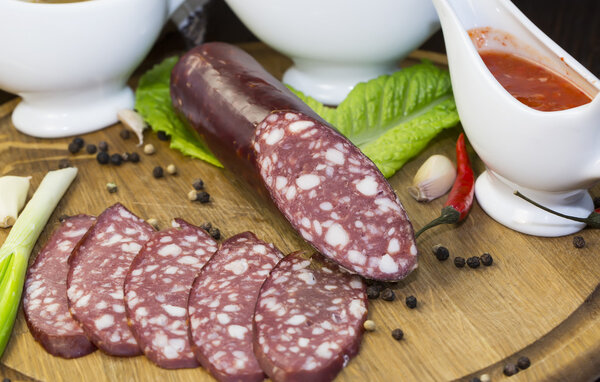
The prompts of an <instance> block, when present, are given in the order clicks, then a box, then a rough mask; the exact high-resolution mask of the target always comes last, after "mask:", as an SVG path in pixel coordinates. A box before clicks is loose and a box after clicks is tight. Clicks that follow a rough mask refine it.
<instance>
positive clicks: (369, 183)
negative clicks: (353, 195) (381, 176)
mask: <svg viewBox="0 0 600 382" xmlns="http://www.w3.org/2000/svg"><path fill="white" fill-rule="evenodd" d="M356 189H357V190H358V191H359V192H360V193H361V194H363V195H366V196H373V195H375V194H377V182H376V181H375V178H373V177H372V176H365V177H364V178H363V179H361V180H360V181H359V182H358V183H357V184H356Z"/></svg>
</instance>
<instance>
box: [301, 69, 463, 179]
mask: <svg viewBox="0 0 600 382" xmlns="http://www.w3.org/2000/svg"><path fill="white" fill-rule="evenodd" d="M291 90H292V91H293V92H294V93H295V94H296V95H297V96H298V97H300V98H301V99H302V100H303V101H304V102H306V103H307V104H308V105H309V106H310V107H311V108H312V109H313V110H314V111H315V112H316V113H317V114H319V115H320V116H321V117H322V118H323V119H325V120H326V121H327V122H329V123H330V124H331V125H333V126H335V128H336V129H337V130H338V131H339V132H340V133H342V134H343V135H345V136H346V137H347V138H348V139H349V140H350V141H352V143H354V144H355V145H356V146H358V147H359V148H360V149H361V150H362V152H363V153H364V154H365V155H366V156H368V157H369V158H370V159H371V160H372V161H373V162H374V163H375V165H377V167H378V168H379V170H380V171H381V172H382V173H383V175H385V176H386V177H390V176H392V175H394V173H395V172H396V171H398V170H399V169H400V168H401V167H402V166H403V165H404V164H405V163H406V162H407V161H408V160H409V159H410V158H412V157H414V156H415V155H417V154H418V153H419V152H421V150H423V149H424V148H425V146H427V144H428V143H429V141H431V139H433V138H434V137H435V136H436V135H437V134H438V133H440V132H441V131H442V130H443V129H446V128H449V127H452V126H454V125H456V124H457V123H458V121H459V118H458V112H457V111H456V105H455V103H454V98H453V97H452V87H451V84H450V75H449V74H448V72H447V71H446V70H441V69H439V68H437V67H436V66H434V65H433V64H431V63H430V62H426V61H425V62H423V63H421V64H418V65H414V66H411V67H408V68H405V69H402V70H399V71H397V72H395V73H393V74H391V75H384V76H381V77H378V78H376V79H373V80H371V81H369V82H366V83H360V84H358V85H356V86H355V87H354V89H352V91H351V92H350V93H349V94H348V96H347V97H346V99H345V100H344V101H342V103H340V105H339V106H338V107H337V108H332V107H328V106H325V105H323V104H321V103H320V102H319V101H316V100H315V99H313V98H311V97H309V96H306V95H304V94H302V93H301V92H299V91H297V90H295V89H292V88H291Z"/></svg>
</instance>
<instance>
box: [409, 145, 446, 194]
mask: <svg viewBox="0 0 600 382" xmlns="http://www.w3.org/2000/svg"><path fill="white" fill-rule="evenodd" d="M455 178H456V169H455V168H454V165H453V164H452V162H451V161H450V159H448V158H447V157H445V156H444V155H432V156H430V157H429V158H428V159H427V160H426V161H425V163H423V164H422V165H421V167H420V168H419V170H418V171H417V173H416V174H415V177H414V179H413V183H412V186H410V187H408V193H409V194H410V195H411V196H412V197H413V198H415V199H416V200H418V201H419V202H429V201H432V200H434V199H437V198H439V197H440V196H442V195H444V194H445V193H446V192H448V190H450V188H451V187H452V184H454V179H455Z"/></svg>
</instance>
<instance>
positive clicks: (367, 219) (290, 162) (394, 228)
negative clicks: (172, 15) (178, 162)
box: [171, 43, 417, 281]
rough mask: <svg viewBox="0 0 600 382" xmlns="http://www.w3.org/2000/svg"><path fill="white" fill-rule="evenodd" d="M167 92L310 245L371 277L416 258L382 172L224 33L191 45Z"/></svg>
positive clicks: (404, 267)
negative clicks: (224, 40) (219, 40)
mask: <svg viewBox="0 0 600 382" xmlns="http://www.w3.org/2000/svg"><path fill="white" fill-rule="evenodd" d="M171 96H172V99H173V105H174V107H175V108H176V109H177V110H178V111H179V112H180V113H181V114H182V115H183V116H184V117H185V118H186V119H187V120H188V122H189V123H190V125H191V126H193V127H194V128H195V129H196V130H197V131H198V132H199V134H200V135H201V136H202V137H203V138H204V139H205V140H206V142H207V144H208V146H209V147H210V149H211V150H212V152H213V153H214V154H215V155H216V156H217V157H218V158H219V160H220V161H221V162H222V163H223V164H224V165H225V166H226V167H227V168H229V169H230V170H231V171H232V172H233V173H236V174H241V175H242V176H243V177H245V178H246V180H249V181H250V182H251V183H253V184H254V185H259V189H260V190H262V191H263V192H262V194H265V195H267V196H268V198H269V199H270V200H272V201H273V202H274V204H275V206H276V207H277V208H278V209H279V210H280V211H281V212H282V213H283V215H284V216H285V217H286V218H287V219H288V220H289V221H290V223H291V225H292V226H293V227H294V228H295V229H296V230H297V231H298V232H299V233H300V234H301V235H302V237H303V238H304V239H305V240H307V241H308V242H309V243H311V244H312V245H313V246H314V247H315V248H316V249H317V250H318V251H319V252H321V253H323V254H324V255H325V256H327V257H329V258H330V259H332V260H334V261H335V262H337V263H339V264H340V265H342V266H343V267H345V268H346V269H348V270H351V271H353V272H356V273H358V274H360V275H362V276H364V277H367V278H372V279H378V280H388V281H389V280H399V279H402V278H404V277H405V276H407V275H408V274H409V273H410V272H411V271H412V270H413V269H415V268H416V266H417V247H416V245H415V240H414V233H413V228H412V225H411V224H410V221H409V219H408V217H407V215H406V213H405V211H404V208H403V206H402V204H401V203H400V201H399V200H398V197H397V196H396V195H395V193H394V191H393V189H392V188H391V186H390V185H389V184H388V183H387V180H386V179H385V177H384V176H383V175H382V174H381V172H379V170H378V169H377V168H376V166H375V165H374V164H373V163H372V162H371V161H370V160H369V159H368V158H367V157H366V156H364V155H363V154H362V153H361V152H360V150H359V149H358V148H356V147H355V146H354V145H353V144H352V143H351V142H350V141H348V140H347V139H346V138H345V137H343V136H342V135H340V134H339V133H337V132H336V131H335V130H334V129H333V128H332V127H331V126H329V125H328V124H327V123H326V122H324V121H323V120H322V119H321V118H320V117H319V116H317V115H316V114H315V113H314V112H313V111H312V110H311V109H310V108H309V107H308V106H307V105H306V104H305V103H303V102H302V101H301V100H300V99H299V98H297V97H296V96H295V95H294V94H293V93H292V92H291V91H290V90H289V89H287V88H286V87H285V86H284V85H282V84H281V83H280V82H279V81H277V79H275V78H274V77H273V76H271V75H270V74H269V73H267V72H266V71H265V70H264V68H262V67H261V66H260V64H259V63H258V62H256V61H255V60H254V59H253V58H252V57H251V56H250V55H248V54H247V53H245V52H244V51H242V50H241V49H239V48H237V47H234V46H232V45H228V44H224V43H207V44H203V45H200V46H198V47H196V48H194V49H192V50H191V51H190V52H188V53H187V54H186V55H184V56H183V57H182V58H181V60H180V61H179V62H178V63H177V65H176V66H175V68H174V70H173V73H172V77H171ZM257 126H258V128H257ZM323 224H324V225H323Z"/></svg>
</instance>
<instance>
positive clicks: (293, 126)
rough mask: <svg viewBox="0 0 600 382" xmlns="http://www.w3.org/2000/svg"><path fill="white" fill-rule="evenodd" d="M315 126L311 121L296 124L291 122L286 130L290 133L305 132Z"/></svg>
mask: <svg viewBox="0 0 600 382" xmlns="http://www.w3.org/2000/svg"><path fill="white" fill-rule="evenodd" d="M314 125H315V124H314V123H313V122H311V121H297V122H292V123H290V125H289V126H288V128H289V129H290V131H291V132H292V133H298V132H300V131H302V130H305V129H307V128H309V127H313V126H314Z"/></svg>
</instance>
